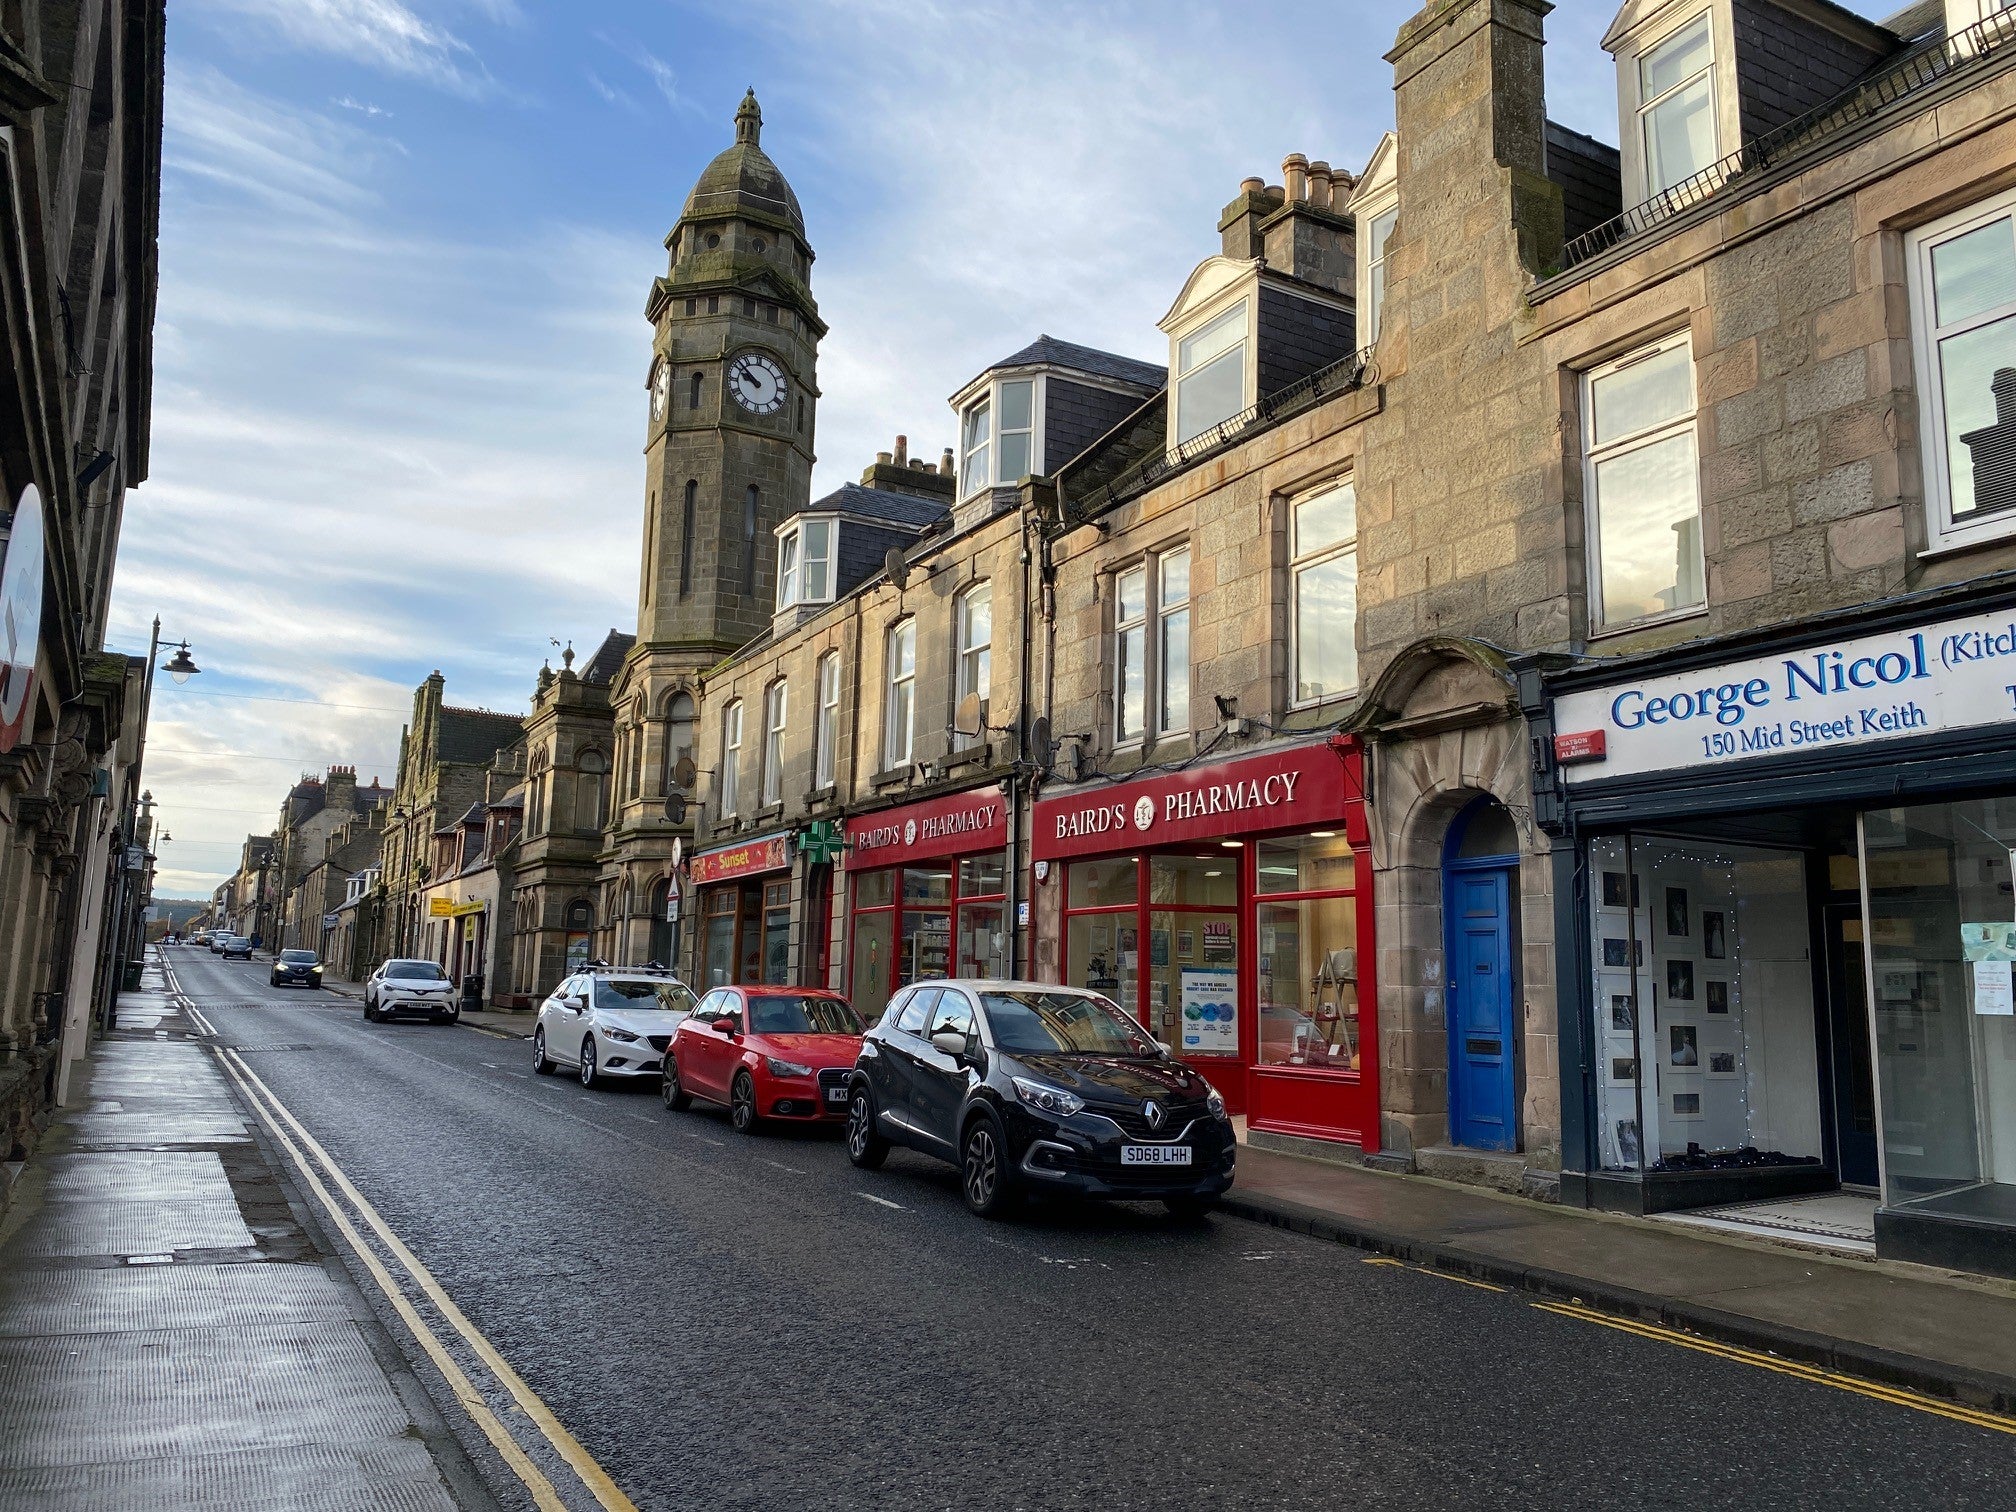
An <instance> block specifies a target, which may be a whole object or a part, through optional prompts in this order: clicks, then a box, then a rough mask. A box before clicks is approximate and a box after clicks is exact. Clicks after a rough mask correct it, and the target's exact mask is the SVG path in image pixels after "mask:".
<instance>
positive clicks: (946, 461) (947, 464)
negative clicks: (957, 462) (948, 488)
mask: <svg viewBox="0 0 2016 1512" xmlns="http://www.w3.org/2000/svg"><path fill="white" fill-rule="evenodd" d="M938 471H939V472H941V473H943V474H944V475H945V476H946V477H948V478H949V477H951V476H952V448H951V447H949V446H948V447H946V448H945V455H944V456H943V457H941V458H939V459H938Z"/></svg>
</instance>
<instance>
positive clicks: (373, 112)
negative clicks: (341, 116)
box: [335, 95, 392, 121]
mask: <svg viewBox="0 0 2016 1512" xmlns="http://www.w3.org/2000/svg"><path fill="white" fill-rule="evenodd" d="M335 103H336V104H337V105H339V106H341V107H342V108H343V109H345V110H354V111H356V112H357V113H358V114H359V115H367V116H383V117H384V118H385V119H386V120H388V121H389V120H391V119H392V112H391V111H389V110H386V109H383V108H382V107H380V106H377V105H373V104H371V103H369V102H368V101H365V100H358V99H353V98H352V97H351V96H349V95H344V96H343V97H342V98H341V99H339V100H337V101H336V102H335Z"/></svg>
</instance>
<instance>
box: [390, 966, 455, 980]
mask: <svg viewBox="0 0 2016 1512" xmlns="http://www.w3.org/2000/svg"><path fill="white" fill-rule="evenodd" d="M385 975H387V976H388V977H405V978H410V979H412V980H414V981H420V982H445V981H447V980H448V974H447V973H446V972H445V971H443V970H442V969H441V968H440V967H439V966H437V965H435V964H434V963H433V962H432V961H389V962H387V963H386V966H385Z"/></svg>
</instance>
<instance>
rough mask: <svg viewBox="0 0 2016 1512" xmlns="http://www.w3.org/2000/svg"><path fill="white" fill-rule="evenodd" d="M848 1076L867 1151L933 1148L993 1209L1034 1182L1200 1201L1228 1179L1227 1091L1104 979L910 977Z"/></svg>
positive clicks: (983, 1207) (1176, 1204)
mask: <svg viewBox="0 0 2016 1512" xmlns="http://www.w3.org/2000/svg"><path fill="white" fill-rule="evenodd" d="M850 1091H851V1097H850V1100H849V1104H848V1110H847V1155H848V1158H849V1159H851V1160H852V1161H853V1162H854V1164H855V1165H857V1166H860V1167H862V1168H864V1169H868V1170H872V1169H874V1168H875V1167H876V1166H879V1165H881V1164H882V1162H883V1160H884V1159H885V1158H886V1157H887V1155H888V1153H889V1147H890V1145H891V1144H901V1145H905V1146H907V1147H909V1148H910V1149H914V1150H918V1151H920V1152H922V1153H924V1154H926V1155H934V1156H936V1157H938V1158H939V1159H941V1160H945V1161H948V1162H950V1163H951V1164H953V1165H955V1166H957V1167H958V1168H959V1173H960V1177H961V1183H960V1184H961V1187H962V1188H963V1190H964V1192H965V1196H966V1205H967V1206H968V1207H970V1208H971V1209H972V1210H973V1211H974V1212H976V1213H979V1214H980V1215H981V1216H983V1217H990V1218H991V1217H996V1216H999V1215H1000V1214H1001V1213H1003V1212H1005V1211H1006V1210H1007V1209H1008V1208H1009V1207H1010V1206H1012V1205H1013V1203H1014V1202H1015V1200H1016V1199H1017V1198H1018V1197H1019V1196H1021V1195H1022V1194H1023V1193H1025V1192H1031V1191H1052V1192H1060V1193H1068V1194H1071V1195H1074V1196H1079V1197H1099V1198H1126V1199H1143V1198H1159V1199H1160V1200H1161V1201H1163V1202H1164V1203H1166V1204H1167V1205H1168V1206H1169V1208H1170V1210H1171V1211H1172V1212H1176V1213H1179V1214H1195V1213H1201V1212H1203V1211H1204V1210H1205V1209H1206V1208H1208V1207H1209V1206H1210V1205H1211V1203H1212V1202H1213V1201H1214V1200H1216V1199H1217V1197H1218V1196H1219V1195H1220V1194H1222V1193H1223V1192H1224V1191H1225V1189H1226V1188H1227V1187H1229V1186H1231V1185H1232V1167H1233V1161H1234V1157H1235V1153H1236V1142H1235V1141H1234V1139H1233V1136H1232V1123H1231V1120H1230V1119H1229V1118H1228V1117H1227V1116H1226V1113H1225V1100H1224V1099H1223V1098H1221V1097H1220V1096H1219V1095H1218V1094H1217V1092H1215V1091H1214V1090H1212V1087H1211V1084H1210V1083H1209V1082H1207V1081H1206V1080H1205V1079H1204V1078H1203V1077H1201V1076H1199V1075H1198V1074H1197V1073H1196V1072H1195V1071H1193V1070H1191V1069H1190V1068H1189V1067H1188V1066H1186V1065H1184V1064H1183V1063H1182V1062H1181V1061H1179V1060H1177V1059H1175V1057H1173V1056H1171V1055H1170V1054H1169V1052H1168V1050H1166V1049H1165V1048H1164V1047H1163V1046H1162V1045H1160V1044H1158V1043H1157V1042H1156V1041H1155V1040H1153V1039H1151V1038H1150V1037H1149V1036H1148V1034H1147V1033H1146V1032H1145V1031H1144V1030H1143V1029H1142V1028H1141V1026H1140V1025H1139V1024H1137V1023H1135V1022H1134V1021H1133V1020H1132V1019H1130V1018H1128V1017H1127V1016H1126V1015H1125V1014H1123V1013H1122V1012H1121V1011H1120V1010H1119V1009H1118V1008H1117V1007H1115V1006H1114V1005H1113V1004H1112V1003H1111V1002H1110V1001H1108V1000H1107V999H1106V998H1103V997H1101V996H1100V995H1099V994H1098V993H1096V992H1084V991H1080V990H1079V989H1077V988H1074V987H1059V986H1055V985H1051V984H1046V983H1040V982H1006V981H992V980H977V981H965V980H961V981H938V982H919V983H916V984H914V985H912V986H910V987H906V988H904V989H903V990H902V991H901V992H900V993H898V994H897V995H896V997H895V998H894V999H893V1000H892V1001H891V1002H890V1004H889V1007H888V1009H887V1010H886V1011H885V1012H884V1013H883V1015H882V1017H881V1019H880V1021H879V1022H878V1023H877V1024H876V1025H875V1027H874V1028H872V1029H870V1030H869V1031H868V1034H867V1037H866V1038H865V1039H864V1040H863V1041H862V1044H861V1056H860V1059H859V1060H858V1061H857V1062H856V1063H855V1066H854V1076H853V1080H852V1082H851V1083H850Z"/></svg>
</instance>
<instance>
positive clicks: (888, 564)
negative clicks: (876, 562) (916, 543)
mask: <svg viewBox="0 0 2016 1512" xmlns="http://www.w3.org/2000/svg"><path fill="white" fill-rule="evenodd" d="M882 570H883V571H884V572H886V573H888V574H889V581H890V582H892V583H894V584H895V585H896V586H897V588H899V589H902V588H907V587H909V586H910V558H908V557H906V556H905V555H903V548H902V547H901V546H891V547H890V548H889V554H888V555H887V556H885V557H883V558H882Z"/></svg>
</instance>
